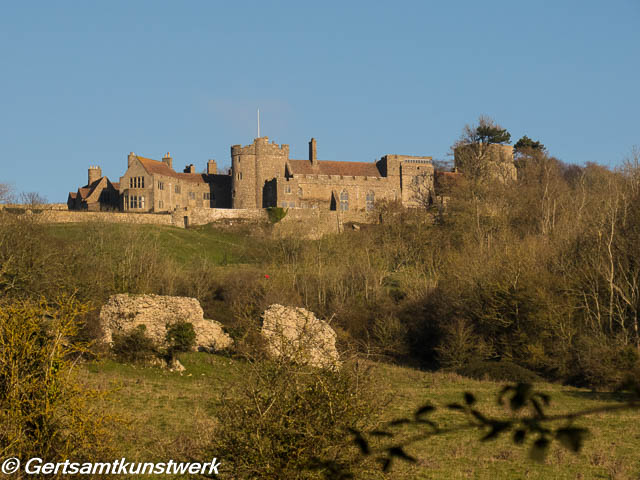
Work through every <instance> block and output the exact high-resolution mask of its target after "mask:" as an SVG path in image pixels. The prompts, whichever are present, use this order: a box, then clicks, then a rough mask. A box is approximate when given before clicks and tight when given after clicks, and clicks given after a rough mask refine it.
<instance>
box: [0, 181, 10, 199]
mask: <svg viewBox="0 0 640 480" xmlns="http://www.w3.org/2000/svg"><path fill="white" fill-rule="evenodd" d="M12 201H13V187H12V186H11V185H9V184H8V183H0V203H11V202H12Z"/></svg>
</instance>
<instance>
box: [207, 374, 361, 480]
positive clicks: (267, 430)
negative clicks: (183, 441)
mask: <svg viewBox="0 0 640 480" xmlns="http://www.w3.org/2000/svg"><path fill="white" fill-rule="evenodd" d="M250 365H251V367H252V370H251V372H250V373H249V374H246V373H244V372H243V374H242V375H241V378H242V380H240V382H239V383H238V384H237V385H236V386H235V388H234V390H232V391H231V392H229V394H228V396H227V397H226V398H223V400H222V402H221V405H220V406H219V407H218V409H216V411H217V417H218V418H220V419H224V423H222V422H221V423H220V424H219V426H218V429H217V431H216V432H215V433H214V436H213V438H214V440H213V442H212V444H211V445H210V451H211V454H213V455H216V456H218V457H220V458H224V459H225V462H226V463H227V467H226V468H228V471H230V472H234V475H235V478H264V479H302V478H304V479H308V478H323V476H324V475H328V472H331V471H332V470H331V468H332V467H335V466H337V465H341V466H345V465H347V466H348V467H351V469H352V470H353V469H355V468H358V466H357V465H356V464H355V463H353V462H356V460H357V457H355V456H354V455H350V454H352V453H354V450H351V449H350V448H348V447H349V446H350V445H351V443H352V440H351V438H350V435H349V434H348V431H349V429H359V428H360V427H363V426H365V425H366V423H367V418H368V415H370V414H371V412H372V411H373V410H374V409H373V408H372V407H371V405H370V404H369V402H368V401H367V398H368V396H367V394H366V393H365V390H363V385H365V383H364V382H363V375H362V372H360V371H358V370H357V369H353V370H349V369H348V368H347V367H344V368H343V370H342V371H341V372H334V371H326V370H317V369H313V368H309V367H301V366H296V365H291V364H286V363H284V362H282V363H280V362H270V361H262V362H255V363H251V364H250Z"/></svg>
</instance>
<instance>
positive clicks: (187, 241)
mask: <svg viewBox="0 0 640 480" xmlns="http://www.w3.org/2000/svg"><path fill="white" fill-rule="evenodd" d="M47 228H48V229H49V232H50V234H51V235H52V236H53V237H54V238H56V239H59V240H63V241H66V242H78V241H82V240H84V239H85V238H86V237H87V234H88V233H87V232H91V233H92V234H93V235H104V236H106V237H110V238H117V239H121V240H122V241H127V240H129V239H131V238H141V239H143V240H144V241H145V242H146V243H147V244H153V245H155V246H156V247H157V248H158V251H159V253H160V254H162V255H166V256H167V257H169V258H172V259H174V260H175V261H176V262H177V263H178V264H179V265H190V264H192V263H193V262H197V261H202V260H206V261H208V262H209V263H212V264H216V265H227V264H242V263H255V262H256V261H257V259H258V258H260V255H261V254H262V253H261V240H260V239H259V238H258V237H253V236H251V235H248V234H247V232H246V231H241V230H231V229H221V228H219V227H216V226H213V225H202V226H197V227H191V228H188V229H184V228H177V227H170V226H164V225H126V224H112V223H68V224H51V225H48V226H47Z"/></svg>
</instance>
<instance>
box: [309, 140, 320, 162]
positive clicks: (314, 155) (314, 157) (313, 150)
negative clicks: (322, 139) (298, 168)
mask: <svg viewBox="0 0 640 480" xmlns="http://www.w3.org/2000/svg"><path fill="white" fill-rule="evenodd" d="M309 160H310V161H311V165H317V164H318V151H317V147H316V139H315V138H312V139H311V141H310V142H309Z"/></svg>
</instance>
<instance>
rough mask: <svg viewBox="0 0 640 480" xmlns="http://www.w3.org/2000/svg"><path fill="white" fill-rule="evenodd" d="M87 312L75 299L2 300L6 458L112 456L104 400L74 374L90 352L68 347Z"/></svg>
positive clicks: (0, 443)
mask: <svg viewBox="0 0 640 480" xmlns="http://www.w3.org/2000/svg"><path fill="white" fill-rule="evenodd" d="M87 310H88V306H87V305H86V304H81V303H79V302H77V301H76V300H75V299H73V298H71V297H62V298H60V299H59V300H57V301H56V302H52V303H47V302H45V301H40V302H34V301H25V302H17V301H14V302H9V301H6V300H4V301H2V302H0V425H2V428H1V429H0V451H1V452H2V454H3V456H4V457H5V458H6V457H18V458H20V459H22V460H26V459H28V458H32V457H40V458H43V459H46V461H47V462H56V461H64V460H65V459H71V458H72V459H74V460H78V461H82V460H87V461H88V460H97V459H104V458H106V457H107V456H108V455H110V454H111V451H110V450H109V445H111V443H110V436H109V427H110V425H108V423H109V418H108V417H106V416H105V415H104V414H103V413H102V411H101V409H100V403H101V402H99V400H100V394H99V393H98V392H95V391H93V390H89V389H87V388H86V386H84V385H81V384H80V383H79V382H78V381H77V378H76V376H75V375H74V366H75V365H76V363H77V360H78V357H79V356H80V355H82V354H83V352H84V347H83V346H82V345H80V344H77V343H72V342H70V341H68V339H70V338H73V337H74V336H75V335H76V334H77V331H78V326H77V323H76V318H77V317H78V316H79V315H82V314H84V313H86V312H87ZM51 477H52V478H53V477H55V478H57V477H58V475H55V476H54V475H52V476H51Z"/></svg>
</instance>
